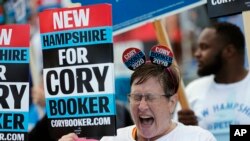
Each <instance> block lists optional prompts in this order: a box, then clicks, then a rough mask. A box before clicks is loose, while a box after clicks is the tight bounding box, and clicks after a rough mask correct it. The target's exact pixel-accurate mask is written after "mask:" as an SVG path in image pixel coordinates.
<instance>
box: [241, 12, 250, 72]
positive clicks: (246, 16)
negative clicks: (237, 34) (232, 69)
mask: <svg viewBox="0 0 250 141" xmlns="http://www.w3.org/2000/svg"><path fill="white" fill-rule="evenodd" d="M242 15H243V24H244V33H245V40H246V49H247V59H248V65H249V64H250V11H243V12H242ZM249 68H250V67H249Z"/></svg>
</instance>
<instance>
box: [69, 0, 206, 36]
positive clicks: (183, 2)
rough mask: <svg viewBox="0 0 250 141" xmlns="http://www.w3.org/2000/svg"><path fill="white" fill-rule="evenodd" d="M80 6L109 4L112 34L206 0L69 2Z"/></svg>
mask: <svg viewBox="0 0 250 141" xmlns="http://www.w3.org/2000/svg"><path fill="white" fill-rule="evenodd" d="M71 1H72V2H79V3H81V4H82V5H89V4H97V3H110V4H112V9H113V10H112V11H113V30H114V34H115V35H117V34H119V33H122V32H125V31H128V30H131V29H132V28H136V27H138V26H140V25H142V24H144V23H146V22H149V21H150V20H151V21H152V20H155V19H160V17H165V16H167V15H170V14H175V13H178V12H180V11H183V10H186V9H190V8H193V7H196V6H199V5H202V4H205V3H206V0H157V1H155V0H71Z"/></svg>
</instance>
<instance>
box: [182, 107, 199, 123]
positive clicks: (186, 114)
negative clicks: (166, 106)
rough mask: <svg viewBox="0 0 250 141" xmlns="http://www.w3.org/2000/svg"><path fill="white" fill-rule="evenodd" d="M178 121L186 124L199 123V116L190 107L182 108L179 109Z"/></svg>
mask: <svg viewBox="0 0 250 141" xmlns="http://www.w3.org/2000/svg"><path fill="white" fill-rule="evenodd" d="M178 121H179V122H181V123H183V124H185V125H198V120H197V117H196V116H195V114H194V111H192V110H190V109H182V110H180V111H178Z"/></svg>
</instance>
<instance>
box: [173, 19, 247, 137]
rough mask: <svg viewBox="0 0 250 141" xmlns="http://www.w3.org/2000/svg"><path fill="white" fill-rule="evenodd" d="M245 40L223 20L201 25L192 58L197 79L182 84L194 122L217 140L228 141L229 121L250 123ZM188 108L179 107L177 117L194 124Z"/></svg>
mask: <svg viewBox="0 0 250 141" xmlns="http://www.w3.org/2000/svg"><path fill="white" fill-rule="evenodd" d="M244 46H245V39H244V35H243V33H242V32H241V30H240V28H239V27H237V26H235V25H233V24H230V23H226V22H222V23H215V24H214V25H212V26H210V27H207V28H205V29H204V30H203V31H202V32H201V34H200V36H199V39H198V48H197V50H196V51H195V57H196V59H197V62H198V72H197V73H198V75H199V76H201V78H199V79H196V80H194V81H193V82H191V83H189V84H188V86H187V87H186V92H187V98H188V101H189V103H190V107H191V109H192V110H193V111H194V112H195V115H196V116H197V117H198V125H199V126H201V127H203V128H205V129H208V130H209V131H211V132H212V133H213V134H214V135H215V137H216V138H217V140H218V141H229V137H230V135H229V128H230V125H231V124H249V123H250V111H249V109H250V87H249V86H250V74H249V72H248V70H247V69H246V68H245V67H244V56H245V48H244ZM193 111H191V110H180V111H179V112H178V119H179V121H180V122H183V123H184V124H195V115H194V114H193Z"/></svg>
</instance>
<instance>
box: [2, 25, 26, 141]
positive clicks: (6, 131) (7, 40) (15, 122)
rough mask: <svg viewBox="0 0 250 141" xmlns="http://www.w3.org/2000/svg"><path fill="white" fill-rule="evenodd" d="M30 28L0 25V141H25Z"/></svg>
mask: <svg viewBox="0 0 250 141" xmlns="http://www.w3.org/2000/svg"><path fill="white" fill-rule="evenodd" d="M29 35H30V27H29V25H24V24H22V25H21V24H20V25H1V26H0V140H1V141H5V140H6V141H16V140H18V141H27V139H28V134H27V133H28V120H29V58H30V56H29V39H30V37H29Z"/></svg>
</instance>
